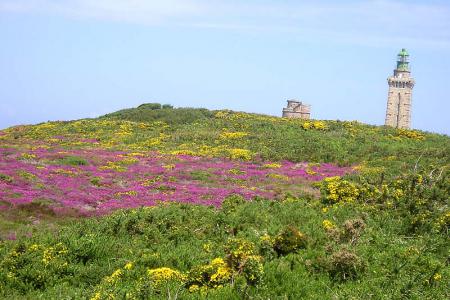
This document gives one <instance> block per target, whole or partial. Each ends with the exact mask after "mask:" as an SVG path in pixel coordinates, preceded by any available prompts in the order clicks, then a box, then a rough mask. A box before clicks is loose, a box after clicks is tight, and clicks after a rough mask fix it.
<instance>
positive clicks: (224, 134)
mask: <svg viewBox="0 0 450 300" xmlns="http://www.w3.org/2000/svg"><path fill="white" fill-rule="evenodd" d="M247 135H248V133H247V132H240V131H237V132H229V131H225V132H222V133H221V134H220V135H219V138H220V139H222V140H227V139H239V138H243V137H245V136H247Z"/></svg>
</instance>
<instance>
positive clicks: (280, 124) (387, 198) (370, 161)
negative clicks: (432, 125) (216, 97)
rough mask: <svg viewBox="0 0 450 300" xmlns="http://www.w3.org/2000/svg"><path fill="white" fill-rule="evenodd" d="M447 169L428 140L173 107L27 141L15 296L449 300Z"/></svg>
mask: <svg viewBox="0 0 450 300" xmlns="http://www.w3.org/2000/svg"><path fill="white" fill-rule="evenodd" d="M449 153H450V138H449V137H448V136H445V135H439V134H433V133H427V132H422V131H416V130H403V129H395V128H390V127H385V126H370V125H365V124H361V123H359V122H356V121H353V122H349V121H331V120H328V121H325V120H299V119H285V118H279V117H273V116H267V115H258V114H250V113H243V112H234V111H230V110H217V111H210V110H207V109H194V108H173V107H172V106H171V105H161V104H157V103H148V104H143V105H141V106H139V107H137V108H130V109H124V110H120V111H117V112H113V113H110V114H107V115H104V116H101V117H99V118H95V119H81V120H74V121H55V122H46V123H42V124H37V125H30V126H15V127H11V128H8V129H5V130H2V131H0V217H1V220H0V296H3V297H9V298H45V299H49V298H51V299H57V298H61V295H64V296H65V297H66V298H77V299H83V298H91V299H111V298H113V297H117V298H119V299H123V298H128V299H148V298H152V299H153V298H154V299H160V298H168V299H169V298H170V299H174V298H177V297H178V298H181V299H198V298H205V297H207V298H209V299H241V298H245V299H247V298H249V299H250V298H255V297H256V298H258V297H260V298H280V297H281V298H285V297H288V298H292V299H299V298H306V299H317V298H320V299H329V298H333V297H334V298H362V297H367V296H370V297H371V298H374V299H392V298H397V299H400V298H413V299H414V298H415V299H444V298H446V296H445V295H446V293H447V292H446V286H448V283H449V279H448V278H449V276H450V270H449V266H448V258H447V255H448V251H449V247H448V229H449V225H450V212H449V210H448V199H449V193H450V180H449V168H448V167H449V165H450V156H449ZM175 295H177V296H175Z"/></svg>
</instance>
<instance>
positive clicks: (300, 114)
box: [283, 99, 311, 119]
mask: <svg viewBox="0 0 450 300" xmlns="http://www.w3.org/2000/svg"><path fill="white" fill-rule="evenodd" d="M310 117H311V106H309V105H307V104H304V103H302V102H300V101H297V100H294V99H292V100H288V101H287V107H285V108H283V118H298V119H309V118H310Z"/></svg>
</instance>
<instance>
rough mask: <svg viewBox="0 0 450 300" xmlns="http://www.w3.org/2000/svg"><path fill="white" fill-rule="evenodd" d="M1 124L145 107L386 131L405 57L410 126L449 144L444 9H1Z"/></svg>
mask: <svg viewBox="0 0 450 300" xmlns="http://www.w3.org/2000/svg"><path fill="white" fill-rule="evenodd" d="M0 43H1V44H0V128H5V127H8V126H12V125H16V124H31V123H37V122H42V121H47V120H70V119H76V118H83V117H94V116H98V115H101V114H105V113H108V112H111V111H115V110H118V109H121V108H126V107H134V106H137V105H139V104H141V103H144V102H160V103H170V104H173V105H175V106H178V107H180V106H183V107H185V106H189V107H206V108H210V109H218V108H228V109H233V110H242V111H247V112H257V113H265V114H271V115H280V114H281V109H282V107H283V106H284V105H285V103H286V100H287V99H290V98H298V99H300V100H302V101H304V102H306V103H308V104H310V105H311V106H312V117H313V118H317V119H340V120H358V121H361V122H364V123H369V124H376V125H380V124H383V123H384V115H385V107H386V96H387V82H386V78H387V77H388V76H390V75H391V73H392V70H393V68H394V67H395V60H396V54H397V53H398V51H399V50H400V49H401V48H407V49H408V50H409V52H410V54H411V69H412V74H413V77H414V78H415V80H416V86H415V88H414V91H413V116H412V123H413V127H414V128H417V129H422V130H427V131H433V132H439V133H446V134H450V117H449V116H448V115H449V112H450V101H449V96H448V93H449V91H448V90H449V86H450V58H449V56H450V2H449V1H401V0H395V1H393V0H379V1H369V0H367V1H288V0H285V1H280V0H278V1H270V0H260V1H255V0H247V1H236V0H234V1H233V0H228V1H226V0H164V1H152V0H147V1H145V0H128V1H119V0H0Z"/></svg>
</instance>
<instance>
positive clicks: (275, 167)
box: [263, 163, 281, 169]
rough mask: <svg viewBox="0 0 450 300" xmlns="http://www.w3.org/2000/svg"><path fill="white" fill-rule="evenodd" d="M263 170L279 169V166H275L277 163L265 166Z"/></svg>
mask: <svg viewBox="0 0 450 300" xmlns="http://www.w3.org/2000/svg"><path fill="white" fill-rule="evenodd" d="M263 168H264V169H279V168H281V164H277V163H271V164H265V165H263Z"/></svg>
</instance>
